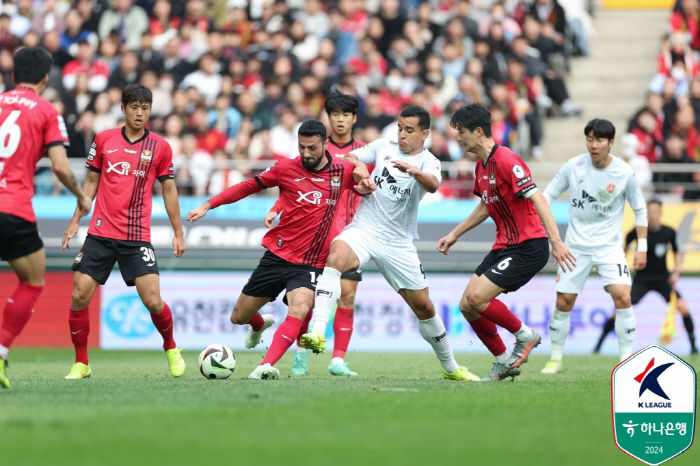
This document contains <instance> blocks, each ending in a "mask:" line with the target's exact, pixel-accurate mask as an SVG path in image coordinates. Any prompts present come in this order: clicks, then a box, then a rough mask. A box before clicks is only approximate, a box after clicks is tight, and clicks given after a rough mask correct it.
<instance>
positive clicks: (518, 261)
mask: <svg viewBox="0 0 700 466" xmlns="http://www.w3.org/2000/svg"><path fill="white" fill-rule="evenodd" d="M548 260H549V239H548V238H535V239H530V240H527V241H525V242H523V243H521V244H518V245H517V246H511V247H509V248H505V249H492V250H491V252H490V253H488V254H487V255H486V257H484V260H483V261H482V262H481V264H480V265H479V267H477V268H476V270H475V271H474V273H475V274H476V275H477V276H479V277H480V276H481V275H482V274H484V275H486V277H487V278H488V279H489V280H491V281H492V282H493V283H495V284H496V285H498V286H500V287H501V288H505V289H506V291H505V292H506V293H508V292H509V291H515V290H517V289H518V288H520V287H521V286H523V285H525V284H526V283H527V282H529V281H530V280H532V277H534V276H535V274H537V272H539V271H540V270H542V267H544V266H545V265H547V261H548Z"/></svg>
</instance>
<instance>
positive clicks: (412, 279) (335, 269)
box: [301, 105, 478, 380]
mask: <svg viewBox="0 0 700 466" xmlns="http://www.w3.org/2000/svg"><path fill="white" fill-rule="evenodd" d="M429 128H430V115H429V114H428V112H427V111H426V110H425V109H424V108H422V107H419V106H417V105H410V106H408V107H406V108H405V109H404V110H403V111H402V112H401V115H400V117H399V131H398V141H399V142H398V143H396V142H393V141H390V140H389V139H386V138H384V139H378V140H376V141H374V142H372V143H370V144H368V145H366V146H365V147H362V148H360V149H357V150H353V151H352V152H351V153H350V154H348V155H347V156H346V157H345V159H347V160H359V161H361V162H364V163H366V164H375V167H374V170H373V171H372V177H373V179H374V182H375V183H376V184H377V190H376V191H374V192H373V193H372V194H371V195H369V196H366V197H364V198H363V199H362V201H361V202H360V207H359V208H358V209H357V213H356V214H355V217H354V218H353V220H352V222H351V223H350V224H349V225H348V226H347V227H345V229H344V230H343V231H342V233H340V235H338V236H337V237H336V238H335V240H333V243H332V244H331V247H330V252H329V254H328V260H327V261H326V265H325V268H324V269H323V275H321V278H320V279H319V280H318V284H317V286H316V307H315V311H314V314H315V319H314V327H313V329H312V330H311V332H309V333H308V334H306V335H304V336H302V337H301V343H302V344H303V345H304V346H306V347H307V348H309V349H311V350H313V351H314V352H315V353H323V352H324V351H325V348H326V339H325V334H326V326H327V325H328V320H329V318H330V314H331V311H332V310H333V307H335V305H336V303H337V301H338V298H339V297H340V295H341V285H340V279H341V276H342V274H343V273H345V272H348V271H351V270H357V269H361V268H362V267H364V266H365V265H366V264H367V263H368V262H369V261H370V259H371V260H373V261H374V262H375V264H377V267H379V270H380V272H381V273H382V275H383V276H384V278H385V279H386V280H387V282H388V283H389V284H390V285H391V286H392V287H393V288H394V290H395V291H396V292H397V293H399V294H400V295H401V297H402V298H403V299H404V301H406V304H408V305H409V306H410V308H411V310H413V312H414V313H415V314H416V317H417V318H418V329H419V331H420V334H421V336H422V337H423V338H424V339H425V340H426V341H427V342H428V343H430V345H431V346H432V347H433V350H434V351H435V354H436V355H437V358H438V360H439V361H440V364H441V365H442V375H443V377H444V378H446V379H452V380H478V377H476V376H475V375H474V374H472V373H470V372H469V371H468V370H467V368H466V367H463V366H459V365H458V364H457V362H456V361H455V358H454V355H453V353H452V345H451V344H450V339H449V337H448V335H447V331H446V330H445V325H444V323H443V322H442V319H441V318H440V315H439V314H436V313H435V306H434V305H433V302H432V301H431V300H430V295H429V292H428V279H427V277H426V276H425V272H424V271H423V266H422V265H421V263H420V259H419V258H418V251H417V250H416V247H415V246H414V245H413V240H414V239H417V238H418V228H417V220H418V218H417V217H418V204H419V203H420V201H421V199H422V198H423V196H425V194H426V193H428V192H431V193H434V192H436V191H437V190H438V188H439V187H440V180H441V173H440V161H439V160H438V159H436V158H435V156H434V155H433V154H432V153H431V152H430V151H429V150H428V149H426V148H425V147H424V145H423V144H424V143H425V140H426V139H427V137H428V134H429V133H430V129H429Z"/></svg>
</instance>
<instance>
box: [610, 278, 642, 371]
mask: <svg viewBox="0 0 700 466" xmlns="http://www.w3.org/2000/svg"><path fill="white" fill-rule="evenodd" d="M606 291H607V292H608V293H610V296H612V298H613V301H614V302H615V312H616V317H615V334H616V335H617V342H618V344H619V346H620V361H624V360H625V359H627V358H629V357H630V356H631V355H632V348H633V346H634V335H635V332H636V327H637V322H636V319H635V317H634V310H633V308H632V298H631V295H630V291H631V287H630V286H629V285H619V284H616V285H608V286H607V287H606Z"/></svg>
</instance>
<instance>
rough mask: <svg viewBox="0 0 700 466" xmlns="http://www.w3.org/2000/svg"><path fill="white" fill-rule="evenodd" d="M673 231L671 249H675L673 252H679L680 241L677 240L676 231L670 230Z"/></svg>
mask: <svg viewBox="0 0 700 466" xmlns="http://www.w3.org/2000/svg"><path fill="white" fill-rule="evenodd" d="M669 230H671V239H670V240H669V242H670V243H671V249H673V252H678V241H677V239H676V230H674V229H673V228H669Z"/></svg>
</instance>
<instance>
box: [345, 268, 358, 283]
mask: <svg viewBox="0 0 700 466" xmlns="http://www.w3.org/2000/svg"><path fill="white" fill-rule="evenodd" d="M340 279H341V280H355V281H356V282H361V281H362V269H358V270H353V271H352V272H343V274H342V275H341V276H340Z"/></svg>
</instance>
